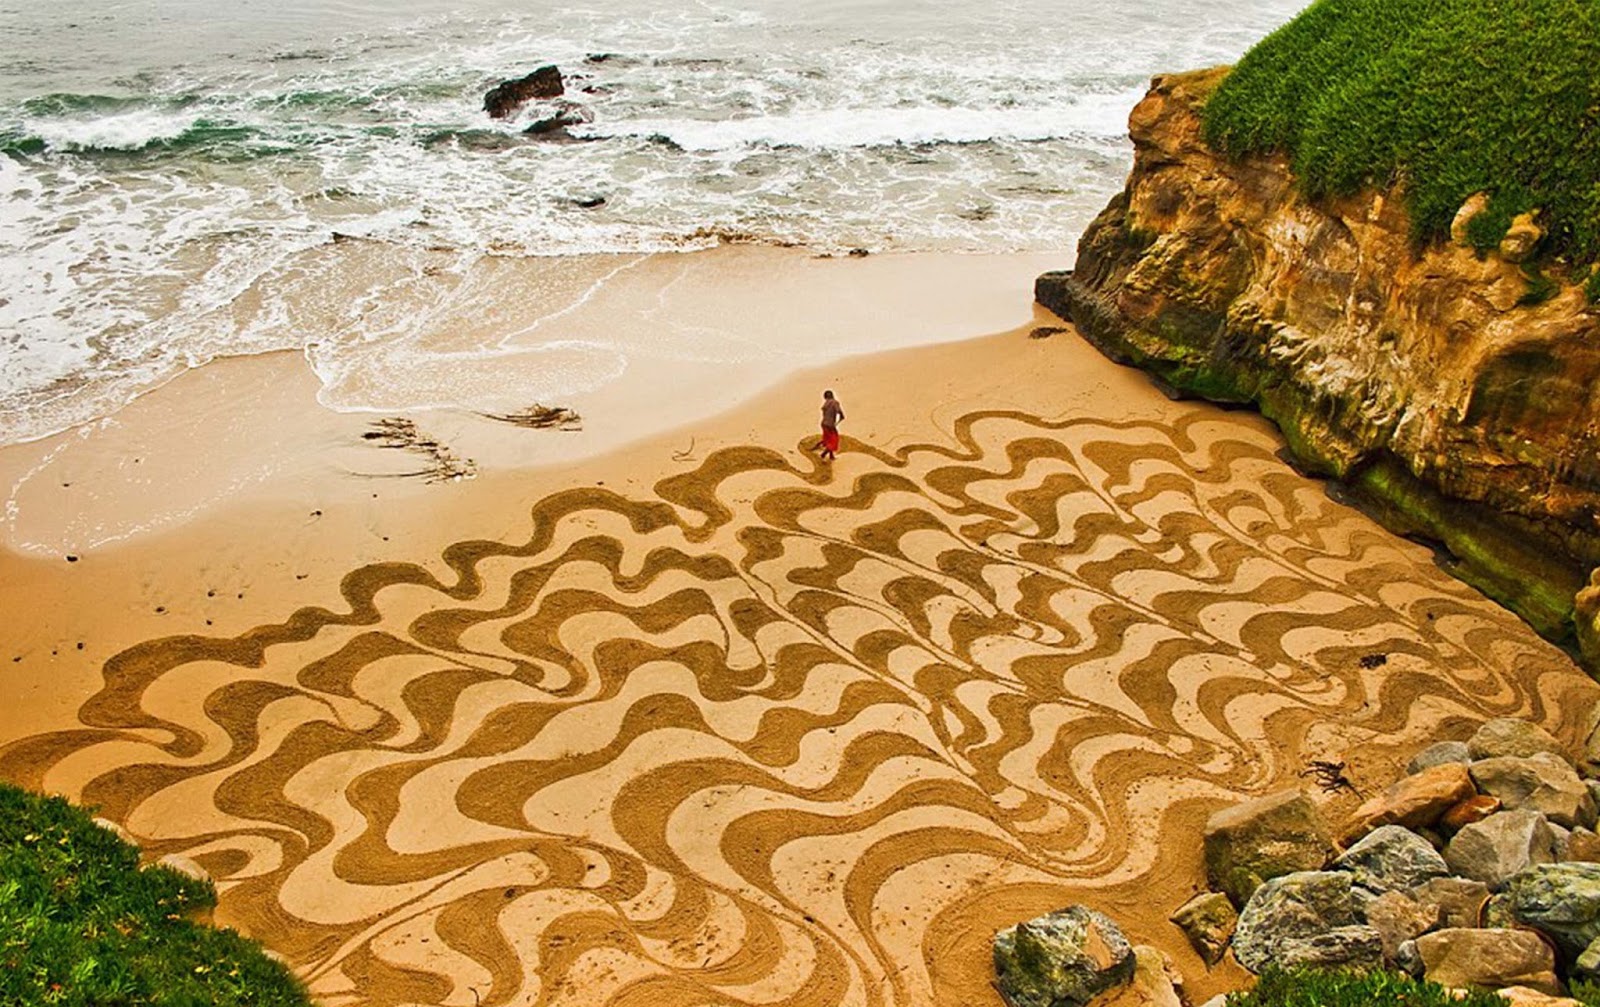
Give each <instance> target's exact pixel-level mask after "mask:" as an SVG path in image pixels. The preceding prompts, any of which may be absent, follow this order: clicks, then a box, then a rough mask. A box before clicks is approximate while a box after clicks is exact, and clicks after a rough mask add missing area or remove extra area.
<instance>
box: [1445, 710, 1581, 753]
mask: <svg viewBox="0 0 1600 1007" xmlns="http://www.w3.org/2000/svg"><path fill="white" fill-rule="evenodd" d="M1467 751H1468V752H1470V753H1471V755H1472V760H1473V761H1474V762H1476V761H1478V760H1479V759H1499V758H1512V759H1527V758H1531V757H1533V756H1535V755H1538V754H1540V753H1547V754H1549V755H1558V756H1560V757H1561V758H1563V759H1564V758H1566V757H1567V755H1566V750H1565V749H1564V748H1562V747H1561V742H1559V741H1557V740H1556V739H1555V737H1554V736H1553V735H1551V734H1550V732H1549V731H1546V730H1545V729H1544V728H1542V727H1540V726H1539V725H1538V724H1535V723H1532V722H1531V721H1527V720H1522V719H1520V718H1517V717H1497V718H1495V719H1494V720H1490V721H1487V722H1486V723H1485V724H1484V725H1483V726H1482V727H1480V728H1478V731H1477V733H1476V734H1474V735H1473V736H1472V737H1471V739H1469V740H1468V741H1467Z"/></svg>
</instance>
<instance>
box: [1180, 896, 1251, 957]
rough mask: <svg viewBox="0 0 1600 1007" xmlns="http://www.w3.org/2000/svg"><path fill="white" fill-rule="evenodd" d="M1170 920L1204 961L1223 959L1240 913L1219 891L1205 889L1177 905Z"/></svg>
mask: <svg viewBox="0 0 1600 1007" xmlns="http://www.w3.org/2000/svg"><path fill="white" fill-rule="evenodd" d="M1172 922H1173V923H1175V924H1177V927H1178V929H1179V930H1182V931H1183V934H1184V936H1185V937H1187V938H1189V943H1190V944H1191V945H1193V946H1194V950H1195V953H1196V954H1198V955H1199V956H1200V957H1201V959H1203V960H1204V961H1205V963H1206V964H1207V965H1215V964H1216V963H1217V962H1219V961H1221V960H1222V956H1223V954H1224V953H1225V952H1226V951H1227V950H1228V940H1229V939H1230V938H1231V937H1233V929H1234V927H1236V926H1237V925H1238V923H1239V913H1238V911H1237V910H1235V909H1234V908H1233V903H1232V902H1230V901H1229V900H1228V897H1227V896H1226V895H1224V894H1222V893H1221V892H1205V893H1203V894H1200V895H1196V896H1195V897H1194V898H1192V899H1190V900H1189V901H1188V902H1185V903H1184V904H1183V905H1181V906H1179V907H1178V911H1177V912H1175V913H1173V914H1172Z"/></svg>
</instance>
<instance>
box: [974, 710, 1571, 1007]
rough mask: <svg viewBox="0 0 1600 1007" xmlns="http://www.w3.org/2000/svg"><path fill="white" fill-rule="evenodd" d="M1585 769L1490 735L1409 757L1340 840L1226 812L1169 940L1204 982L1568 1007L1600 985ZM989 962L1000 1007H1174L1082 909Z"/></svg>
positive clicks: (1164, 975) (1299, 800)
mask: <svg viewBox="0 0 1600 1007" xmlns="http://www.w3.org/2000/svg"><path fill="white" fill-rule="evenodd" d="M1596 737H1600V734H1597V735H1596ZM1592 747H1596V748H1597V749H1600V746H1592ZM1596 756H1600V750H1597V751H1596V752H1594V753H1589V752H1586V753H1585V755H1584V758H1583V759H1582V760H1581V761H1580V762H1577V763H1574V761H1573V760H1572V759H1571V758H1570V757H1569V755H1568V754H1567V752H1566V751H1565V750H1564V748H1563V746H1562V745H1561V744H1560V742H1558V741H1557V740H1556V739H1555V738H1554V737H1552V736H1551V735H1550V734H1548V733H1547V732H1545V731H1544V730H1543V729H1542V728H1540V727H1538V726H1537V725H1535V724H1531V723H1528V722H1526V721H1521V720H1516V719H1511V718H1504V719H1499V720H1491V721H1489V722H1488V723H1486V724H1484V725H1483V726H1482V727H1481V728H1480V729H1479V730H1478V732H1477V733H1476V734H1474V735H1473V736H1472V738H1471V739H1470V740H1469V741H1466V742H1441V743H1439V744H1436V745H1433V746H1430V747H1429V748H1427V749H1425V750H1423V751H1421V752H1419V753H1417V755H1416V757H1415V758H1413V759H1412V760H1411V762H1410V764H1409V765H1408V766H1407V772H1406V775H1405V776H1403V777H1402V778H1400V779H1399V780H1397V781H1395V782H1394V783H1393V784H1391V785H1390V786H1389V787H1388V788H1387V789H1385V790H1384V791H1383V792H1382V793H1381V794H1378V795H1377V796H1375V797H1372V798H1371V799H1369V800H1367V801H1365V802H1363V803H1362V804H1361V805H1360V806H1359V807H1358V808H1357V809H1356V810H1355V812H1354V813H1353V814H1352V815H1351V816H1350V817H1349V819H1348V820H1347V821H1345V822H1344V823H1343V824H1342V826H1340V827H1338V828H1333V827H1330V825H1329V823H1327V822H1326V821H1325V820H1324V818H1323V816H1322V813H1321V811H1320V810H1319V808H1318V805H1317V803H1316V802H1315V801H1313V800H1312V798H1311V796H1310V795H1309V794H1308V793H1306V792H1304V791H1301V790H1288V791H1284V792H1280V793H1275V794H1269V795H1267V796H1265V797H1261V798H1257V799H1255V800H1251V801H1247V802H1244V803H1242V804H1238V805H1234V806H1232V807H1228V808H1224V809H1222V810H1220V811H1218V812H1216V813H1215V814H1213V815H1212V816H1211V818H1210V819H1209V820H1208V821H1207V823H1206V828H1205V836H1204V848H1205V865H1206V873H1207V880H1208V883H1209V884H1210V886H1211V888H1212V890H1211V891H1208V892H1205V893H1203V894H1201V895H1198V896H1196V897H1195V898H1193V899H1191V900H1189V901H1188V902H1187V903H1185V904H1184V905H1183V906H1181V907H1180V908H1178V910H1177V911H1176V912H1174V913H1173V915H1172V922H1173V923H1175V924H1176V925H1177V926H1178V927H1179V929H1181V930H1182V931H1183V932H1184V934H1185V935H1186V936H1187V937H1188V939H1189V941H1190V943H1191V944H1192V945H1193V946H1194V949H1195V951H1196V952H1197V953H1198V954H1199V955H1200V957H1201V958H1202V959H1203V960H1204V961H1206V962H1207V963H1208V964H1216V963H1217V962H1220V961H1221V960H1222V959H1223V958H1224V957H1225V956H1226V955H1228V954H1230V953H1231V954H1232V955H1233V957H1234V958H1235V960H1237V961H1238V963H1239V964H1240V965H1242V966H1243V967H1244V968H1246V969H1248V970H1250V971H1251V972H1256V973H1259V972H1262V971H1263V970H1265V969H1266V968H1267V967H1268V966H1276V967H1280V968H1295V967H1310V968H1338V969H1353V970H1373V969H1392V970H1395V971H1399V972H1404V973H1407V974H1409V975H1411V976H1413V977H1415V978H1418V979H1428V980H1430V981H1433V982H1437V983H1439V984H1441V985H1443V986H1446V987H1450V988H1455V989H1466V988H1479V989H1487V990H1494V991H1497V992H1499V993H1500V994H1501V996H1503V997H1505V998H1506V999H1507V1000H1509V1001H1510V1002H1511V1003H1513V1004H1522V1005H1528V1007H1532V1005H1535V1004H1537V1005H1542V1007H1578V1002H1577V1001H1576V1000H1573V999H1570V998H1569V997H1567V996H1565V995H1564V994H1565V993H1566V992H1567V986H1568V984H1569V983H1570V982H1572V981H1574V980H1584V981H1588V982H1600V835H1597V834H1596V832H1595V827H1596V818H1597V814H1600V807H1597V802H1600V781H1597V779H1596V777H1600V758H1597V757H1596ZM994 959H995V970H996V973H997V976H998V982H997V983H996V988H997V989H998V990H999V991H1000V994H1001V996H1002V997H1003V998H1004V999H1005V1001H1006V1002H1007V1004H1009V1005H1010V1007H1084V1005H1088V1004H1090V1003H1091V1002H1092V1003H1093V1005H1094V1007H1112V1005H1117V1007H1131V1005H1136V1004H1137V1005H1143V1007H1149V1005H1169V1004H1170V1005H1173V1007H1176V1005H1178V1004H1180V1003H1181V1002H1182V1001H1181V999H1180V997H1179V994H1178V990H1179V989H1180V988H1181V985H1182V978H1181V976H1179V975H1177V973H1176V972H1175V971H1174V969H1173V967H1172V964H1171V962H1169V961H1167V960H1166V959H1165V956H1163V955H1162V954H1161V952H1159V951H1157V950H1155V949H1154V948H1148V947H1136V946H1133V945H1131V944H1130V942H1129V941H1128V940H1127V938H1126V937H1124V936H1123V934H1122V932H1121V931H1120V930H1118V929H1117V925H1116V923H1115V922H1113V921H1112V920H1110V919H1108V918H1107V917H1105V916H1104V915H1102V914H1100V913H1098V912H1095V911H1094V910H1091V909H1088V908H1086V907H1084V906H1071V907H1068V908H1066V909H1063V910H1059V911H1058V912H1055V913H1050V914H1048V915H1046V916H1042V917H1040V918H1038V919H1036V920H1031V921H1029V922H1027V923H1019V924H1017V925H1016V926H1015V927H1011V928H1009V929H1007V930H1003V931H1001V932H1000V933H999V934H998V935H996V938H995V944H994ZM1208 1007H1209V1005H1208Z"/></svg>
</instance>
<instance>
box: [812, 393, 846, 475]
mask: <svg viewBox="0 0 1600 1007" xmlns="http://www.w3.org/2000/svg"><path fill="white" fill-rule="evenodd" d="M843 419H844V407H843V406H841V405H840V404H839V400H838V399H836V398H834V397H833V392H832V391H831V390H830V391H826V392H823V393H822V443H821V444H819V445H817V447H818V448H819V450H821V451H822V457H823V460H824V461H832V460H833V459H834V457H835V456H837V455H838V453H839V423H840V421H842V420H843Z"/></svg>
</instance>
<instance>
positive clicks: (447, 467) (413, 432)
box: [361, 417, 478, 483]
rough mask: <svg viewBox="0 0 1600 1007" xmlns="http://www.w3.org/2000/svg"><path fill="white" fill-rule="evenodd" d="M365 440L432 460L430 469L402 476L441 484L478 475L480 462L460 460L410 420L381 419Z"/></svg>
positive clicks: (397, 418) (369, 431) (364, 436)
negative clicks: (420, 478)
mask: <svg viewBox="0 0 1600 1007" xmlns="http://www.w3.org/2000/svg"><path fill="white" fill-rule="evenodd" d="M361 437H362V439H363V440H367V441H371V442H372V443H374V444H376V445H378V446H379V447H383V448H396V449H399V450H404V451H411V452H413V453H415V454H419V455H421V456H423V457H424V458H426V459H427V460H428V462H429V465H428V467H427V468H425V469H422V470H420V471H417V472H405V473H401V475H406V476H412V475H415V476H421V477H422V478H423V479H425V480H426V481H428V482H430V483H437V482H446V481H450V480H456V479H470V478H471V477H472V476H475V475H477V474H478V466H477V463H476V462H474V461H473V460H472V459H471V458H460V457H458V456H457V455H456V454H455V453H454V452H453V451H451V450H450V449H449V448H448V447H445V446H444V445H443V444H441V443H439V442H438V441H436V440H434V439H433V438H431V437H428V436H427V435H425V434H423V432H422V431H421V430H419V429H418V428H417V425H416V423H414V422H412V421H411V420H408V419H403V418H400V417H386V418H384V419H381V420H378V421H376V422H375V423H373V424H372V429H371V430H368V431H367V432H366V433H364V434H362V435H361Z"/></svg>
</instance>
